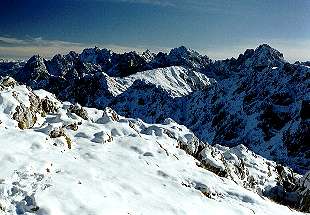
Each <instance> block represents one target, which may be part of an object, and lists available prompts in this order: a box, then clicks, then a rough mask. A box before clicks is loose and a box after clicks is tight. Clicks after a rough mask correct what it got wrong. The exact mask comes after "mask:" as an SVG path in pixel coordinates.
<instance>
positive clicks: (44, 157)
mask: <svg viewBox="0 0 310 215" xmlns="http://www.w3.org/2000/svg"><path fill="white" fill-rule="evenodd" d="M0 92H1V93H0V120H1V123H0V170H1V171H0V214H5V215H8V214H28V215H30V214H39V215H48V214H51V215H77V214H79V215H84V214H85V215H90V214H92V215H103V214H108V215H118V214H119V215H123V214H127V215H128V214H131V215H140V214H160V215H162V214H178V215H179V214H180V215H181V214H189V215H195V214H197V215H198V214H272V215H275V214H281V215H285V214H301V213H299V212H296V211H294V210H292V209H290V208H288V207H285V206H282V205H279V204H276V203H275V202H273V201H271V200H269V199H267V198H266V197H263V196H262V195H259V194H258V193H257V192H256V191H254V190H251V189H250V188H248V189H245V188H244V187H242V186H241V185H240V184H242V183H243V182H242V183H241V182H240V183H239V182H238V181H237V180H235V181H236V182H234V180H231V179H229V178H224V177H219V176H218V175H216V174H214V173H213V172H211V171H208V170H207V169H206V168H203V165H202V164H201V163H200V161H198V160H197V159H195V158H194V157H193V156H191V155H190V154H194V153H196V152H197V150H198V148H199V147H200V146H203V143H200V142H199V141H198V140H197V138H196V137H195V136H194V135H193V133H192V132H191V131H189V130H188V129H187V128H186V127H185V126H182V125H179V124H177V123H175V122H174V121H173V120H169V119H167V120H166V121H165V123H164V124H162V125H161V124H147V123H144V122H143V121H141V120H139V119H130V118H124V117H122V116H119V115H118V114H116V113H115V112H114V111H113V110H112V109H110V108H106V109H105V110H97V109H91V108H85V109H82V108H81V109H78V108H80V107H78V108H77V109H78V110H79V112H78V111H76V110H75V109H72V106H71V104H70V103H68V102H64V103H61V102H59V101H57V100H56V99H55V98H54V96H53V95H52V94H50V93H48V92H46V91H44V90H38V91H34V92H32V91H31V90H29V89H28V88H26V87H25V86H13V87H10V86H9V87H2V89H1V91H0ZM34 97H36V98H39V99H41V100H42V99H44V98H46V97H48V100H49V101H50V103H49V104H52V106H54V107H57V111H55V112H53V113H45V112H41V113H39V112H37V113H35V114H36V115H35V116H31V117H30V118H29V112H27V114H25V116H24V117H28V118H27V119H30V120H33V119H36V120H35V123H34V125H33V126H32V127H31V128H29V129H20V128H19V127H21V126H24V125H26V124H27V123H28V121H27V123H26V122H24V123H18V122H17V121H16V120H14V119H13V118H14V113H15V112H16V110H17V109H16V108H17V107H18V106H21V104H23V105H24V106H25V108H24V110H28V111H32V110H34V106H33V101H32V100H33V98H34ZM27 108H28V109H27ZM81 113H82V114H81ZM27 125H28V124H27ZM209 147H211V146H209ZM210 150H211V151H212V150H213V151H215V152H217V153H218V152H219V151H221V152H222V153H224V152H225V153H226V158H225V159H230V161H231V162H232V161H233V160H234V158H233V157H231V156H232V154H238V153H239V154H240V153H241V154H243V156H247V154H246V153H245V152H243V150H244V151H246V149H245V148H244V147H242V146H240V147H239V148H238V147H237V148H234V149H232V150H231V152H230V154H229V153H228V152H227V151H229V150H228V148H225V147H223V148H221V147H218V148H217V149H216V148H213V147H211V149H210ZM238 150H239V151H238ZM204 152H205V154H206V155H205V160H208V159H209V160H211V161H212V159H213V158H212V156H213V153H211V152H210V153H208V151H207V149H205V150H204ZM248 154H251V156H253V157H255V158H256V159H258V160H257V162H255V161H254V160H253V159H254V158H253V159H252V157H251V156H250V155H249V156H247V157H248V160H249V161H245V162H246V163H247V164H249V165H248V167H249V168H252V167H253V166H255V165H258V166H257V167H256V169H253V170H251V171H250V172H253V175H256V176H257V175H260V174H262V173H261V172H262V171H261V170H262V169H266V167H265V166H264V165H265V163H266V162H267V161H266V160H263V158H261V157H259V156H256V155H254V154H253V153H248ZM214 157H215V158H214V159H218V158H216V156H214ZM229 157H230V158H229ZM241 157H242V156H241ZM213 161H214V162H215V163H217V165H218V166H220V167H221V168H225V167H224V166H223V163H221V162H220V161H219V159H218V160H213ZM207 163H208V162H207ZM269 163H270V165H271V166H273V165H275V164H274V163H273V162H271V161H270V162H269ZM250 164H251V165H250ZM266 172H267V170H266ZM264 174H265V173H264ZM271 175H272V177H271V179H270V180H271V181H272V180H275V179H274V178H275V177H274V172H272V173H271ZM234 177H235V178H236V177H237V176H235V175H234ZM269 184H272V182H270V183H269ZM262 189H263V188H262Z"/></svg>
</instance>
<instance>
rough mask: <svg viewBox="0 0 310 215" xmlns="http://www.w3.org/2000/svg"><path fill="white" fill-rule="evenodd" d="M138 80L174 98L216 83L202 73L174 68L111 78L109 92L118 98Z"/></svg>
mask: <svg viewBox="0 0 310 215" xmlns="http://www.w3.org/2000/svg"><path fill="white" fill-rule="evenodd" d="M138 80H139V81H143V82H145V83H149V84H152V85H155V86H158V87H161V88H162V89H164V90H165V91H166V92H168V94H169V95H170V96H171V97H173V98H174V97H181V96H185V95H188V94H190V93H192V92H193V91H196V90H202V89H205V88H207V87H208V86H209V85H211V83H214V82H215V80H213V79H209V78H207V77H206V76H205V75H204V74H202V73H200V72H195V71H191V70H188V69H185V68H184V67H179V66H172V67H167V68H159V69H154V70H147V71H143V72H139V73H135V74H133V75H130V76H128V77H125V78H111V79H110V80H109V82H108V86H109V90H110V91H111V92H112V94H113V96H118V95H119V94H121V93H123V92H125V91H126V90H127V89H128V88H130V87H131V86H132V84H133V83H134V82H135V81H138Z"/></svg>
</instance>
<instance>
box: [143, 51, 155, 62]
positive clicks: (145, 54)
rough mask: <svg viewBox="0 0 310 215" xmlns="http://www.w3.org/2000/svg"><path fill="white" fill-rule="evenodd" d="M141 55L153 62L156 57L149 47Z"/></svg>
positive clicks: (147, 60)
mask: <svg viewBox="0 0 310 215" xmlns="http://www.w3.org/2000/svg"><path fill="white" fill-rule="evenodd" d="M141 57H142V58H143V59H144V60H145V61H146V62H151V61H152V60H153V59H154V57H155V54H154V53H152V52H151V51H150V50H149V49H147V50H146V51H144V52H143V53H142V54H141Z"/></svg>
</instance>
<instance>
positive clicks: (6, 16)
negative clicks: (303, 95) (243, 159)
mask: <svg viewBox="0 0 310 215" xmlns="http://www.w3.org/2000/svg"><path fill="white" fill-rule="evenodd" d="M309 11H310V1H309V0H259V1H258V0H166V1H163V0H27V1H26V0H1V7H0V57H2V58H27V57H29V56H31V55H33V54H36V53H39V54H41V55H43V56H45V57H50V56H51V55H54V54H55V53H58V52H59V53H66V52H68V51H69V50H76V51H80V50H82V49H83V48H85V47H92V46H95V45H97V46H99V47H107V48H111V49H113V50H115V51H118V52H123V51H128V50H137V51H142V50H144V49H146V48H149V49H151V50H153V51H159V50H160V51H167V50H169V49H170V48H172V47H176V46H180V45H185V46H187V47H189V48H193V49H196V50H198V51H200V52H201V53H203V54H207V55H209V56H211V57H212V58H215V59H222V58H227V57H232V56H234V57H236V56H238V54H239V53H241V52H243V51H244V50H245V49H246V48H255V47H256V46H258V45H259V44H261V43H268V44H270V45H272V46H273V47H275V48H276V49H278V50H280V51H282V52H283V53H284V55H285V56H286V58H287V59H288V60H291V61H294V60H297V59H300V60H306V59H308V60H310V12H309Z"/></svg>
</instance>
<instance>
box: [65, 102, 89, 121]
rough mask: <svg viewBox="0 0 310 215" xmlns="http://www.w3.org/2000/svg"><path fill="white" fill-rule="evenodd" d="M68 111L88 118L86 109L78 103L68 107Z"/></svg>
mask: <svg viewBox="0 0 310 215" xmlns="http://www.w3.org/2000/svg"><path fill="white" fill-rule="evenodd" d="M68 111H69V112H70V113H74V114H76V115H78V116H79V117H81V118H83V119H85V120H88V113H87V111H86V110H85V109H84V108H83V107H82V106H81V105H79V104H75V105H71V106H70V107H69V109H68Z"/></svg>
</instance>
